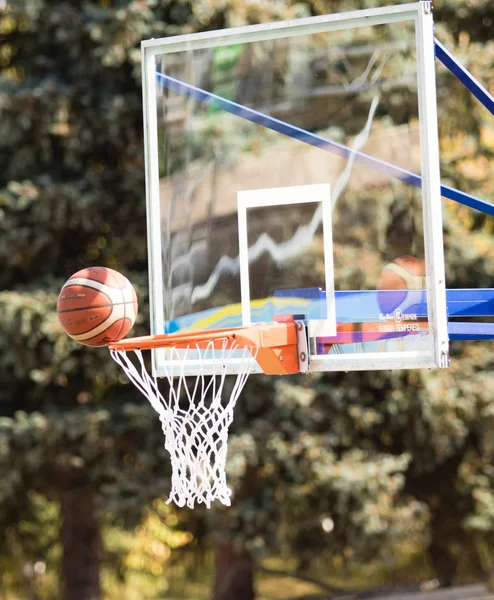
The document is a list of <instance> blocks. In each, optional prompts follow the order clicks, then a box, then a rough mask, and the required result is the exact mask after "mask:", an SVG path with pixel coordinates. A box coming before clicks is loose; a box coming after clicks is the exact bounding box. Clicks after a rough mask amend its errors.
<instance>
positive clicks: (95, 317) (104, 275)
mask: <svg viewBox="0 0 494 600" xmlns="http://www.w3.org/2000/svg"><path fill="white" fill-rule="evenodd" d="M57 314H58V320H59V321H60V324H61V325H62V327H63V329H64V331H65V332H66V333H67V335H69V336H70V337H71V338H72V339H73V340H75V341H76V342H79V343H80V344H84V345H85V346H107V345H108V344H110V343H112V342H117V341H118V340H120V339H122V338H123V337H125V336H126V335H127V334H128V333H129V331H130V329H131V328H132V326H133V325H134V322H135V320H136V317H137V296H136V293H135V290H134V288H133V286H132V284H131V283H130V281H129V280H128V279H127V278H126V277H124V276H123V275H122V274H121V273H119V272H118V271H114V270H113V269H108V268H106V267H89V268H87V269H82V271H78V272H77V273H74V275H72V277H70V279H69V280H68V281H67V282H66V283H65V285H64V286H63V288H62V289H61V291H60V294H59V296H58V302H57Z"/></svg>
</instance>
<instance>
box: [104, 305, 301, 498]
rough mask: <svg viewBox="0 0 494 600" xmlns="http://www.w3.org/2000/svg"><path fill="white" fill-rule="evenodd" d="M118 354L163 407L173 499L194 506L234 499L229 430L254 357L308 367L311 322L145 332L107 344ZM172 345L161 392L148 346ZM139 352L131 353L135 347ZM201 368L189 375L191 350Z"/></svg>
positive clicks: (287, 368)
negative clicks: (230, 371) (233, 364)
mask: <svg viewBox="0 0 494 600" xmlns="http://www.w3.org/2000/svg"><path fill="white" fill-rule="evenodd" d="M109 348H110V352H111V356H112V358H113V359H114V360H115V361H116V362H117V363H118V364H119V365H120V366H121V367H122V369H123V370H124V371H125V373H126V374H127V376H128V378H129V379H130V381H132V383H133V384H134V385H135V386H136V387H137V388H138V389H139V391H140V392H141V393H142V394H144V396H146V398H147V399H148V400H149V402H150V403H151V405H152V406H153V408H154V409H155V410H156V412H157V413H158V414H159V417H160V421H161V426H162V428H163V433H164V435H165V448H166V449H167V451H168V452H169V454H170V458H171V463H172V489H171V493H170V497H169V499H168V503H170V502H174V503H175V504H177V505H178V506H188V507H189V508H193V507H194V505H195V503H198V504H205V505H206V506H207V507H208V508H210V506H211V502H213V501H214V500H219V501H220V502H222V503H223V504H225V505H226V506H229V505H230V496H231V490H230V489H229V488H228V486H227V484H226V473H225V466H226V455H227V444H228V430H229V427H230V424H231V422H232V420H233V411H234V408H235V404H236V402H237V399H238V397H239V396H240V393H241V392H242V389H243V387H244V385H245V383H246V381H247V378H248V376H249V375H250V373H251V372H252V371H253V370H254V368H255V365H256V361H257V363H258V364H259V366H260V367H261V369H262V370H263V372H264V373H267V374H280V375H281V374H289V373H297V372H299V371H306V370H307V364H308V363H307V356H308V354H307V342H306V337H305V326H304V323H303V322H301V321H294V319H293V318H291V317H290V318H287V319H284V320H283V321H282V322H275V323H268V324H260V325H255V326H253V327H248V328H237V329H217V330H207V331H203V332H190V333H189V332H187V333H177V334H171V335H156V336H145V337H139V338H131V339H127V340H121V341H119V342H115V343H113V344H110V345H109ZM152 348H166V349H167V355H166V361H165V372H166V374H165V377H164V378H165V379H166V380H167V382H168V386H169V389H168V390H167V391H166V392H165V391H163V393H162V392H161V391H160V389H159V386H158V380H157V378H156V377H154V376H152V375H150V374H149V373H148V370H147V367H146V364H145V361H144V357H143V354H142V352H143V351H145V350H150V349H152ZM131 352H133V356H132V354H130V355H129V353H131ZM190 353H194V355H195V356H197V357H198V373H197V374H194V375H188V374H187V372H186V365H187V364H188V359H189V354H190ZM233 359H235V360H236V361H237V362H238V364H239V368H238V372H237V374H236V375H235V376H234V377H235V380H234V382H233V385H229V384H227V377H226V369H225V365H226V364H227V363H228V362H229V361H231V360H233Z"/></svg>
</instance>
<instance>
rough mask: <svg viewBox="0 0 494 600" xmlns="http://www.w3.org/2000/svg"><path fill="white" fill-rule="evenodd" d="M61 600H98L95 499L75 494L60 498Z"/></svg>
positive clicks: (93, 495)
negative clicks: (61, 519)
mask: <svg viewBox="0 0 494 600" xmlns="http://www.w3.org/2000/svg"><path fill="white" fill-rule="evenodd" d="M61 508H62V518H63V522H62V529H61V532H60V535H61V543H62V549H63V557H62V581H63V594H62V600H99V598H100V581H99V572H100V561H101V535H100V526H99V520H98V496H97V494H96V492H94V491H93V490H79V491H77V492H70V493H67V494H64V495H63V496H62V502H61Z"/></svg>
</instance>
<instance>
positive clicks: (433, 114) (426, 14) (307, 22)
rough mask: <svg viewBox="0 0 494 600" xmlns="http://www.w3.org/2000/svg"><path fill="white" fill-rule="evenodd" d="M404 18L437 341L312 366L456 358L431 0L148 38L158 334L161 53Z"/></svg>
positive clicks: (145, 61)
mask: <svg viewBox="0 0 494 600" xmlns="http://www.w3.org/2000/svg"><path fill="white" fill-rule="evenodd" d="M403 21H412V22H413V23H414V26H415V31H416V46H417V76H418V98H419V117H420V125H419V126H420V139H421V142H420V148H421V162H422V189H423V206H424V238H425V262H426V272H427V298H428V311H429V312H428V314H429V324H430V328H431V332H432V333H433V336H434V347H433V348H432V349H431V351H430V352H429V353H420V352H399V353H398V352H396V353H393V352H389V353H383V354H376V355H375V356H374V355H371V354H362V355H360V356H358V355H353V356H351V357H350V356H349V357H346V356H344V355H341V356H335V355H331V356H330V355H324V356H314V357H312V360H311V365H310V369H311V370H313V371H335V370H345V371H346V370H372V369H410V368H434V367H447V366H448V364H449V354H448V352H449V338H448V329H447V308H446V285H445V269H444V251H443V232H442V206H441V194H440V172H439V149H438V148H439V144H438V133H437V108H436V84H435V72H434V32H433V18H432V3H431V2H416V3H413V4H404V5H398V6H386V7H380V8H373V9H367V10H360V11H350V12H346V13H340V14H330V15H324V16H319V17H311V18H303V19H297V20H292V21H282V22H276V23H266V24H261V25H252V26H247V27H237V28H232V29H226V30H221V31H211V32H202V33H198V34H187V35H181V36H176V37H168V38H163V39H153V40H147V41H144V42H142V45H141V48H142V79H143V110H144V144H145V162H146V168H145V174H146V202H147V224H148V249H149V256H148V260H149V285H150V314H151V316H150V321H151V322H150V329H151V333H152V334H158V333H163V331H164V327H165V321H164V294H163V270H162V264H161V257H162V240H161V230H160V221H161V215H160V189H159V183H160V182H159V165H158V134H157V102H156V56H157V55H161V54H166V53H173V52H177V51H183V50H194V49H200V48H208V47H212V46H221V45H223V46H225V45H230V44H235V43H241V42H249V41H261V40H266V39H274V38H282V37H287V36H292V35H298V34H300V35H302V34H308V33H317V32H329V31H336V30H341V29H348V28H356V27H361V26H370V25H384V24H390V23H398V22H403ZM328 291H329V290H328ZM164 360H166V358H165V353H164V352H163V351H161V350H159V349H158V350H154V351H153V373H154V375H157V376H162V375H163V374H164V370H163V368H162V363H163V361H164ZM226 368H227V370H228V371H229V372H232V373H234V372H236V367H235V364H233V363H232V364H231V365H228V366H227V367H226ZM201 370H203V369H202V367H200V365H199V364H194V362H193V361H192V362H191V363H190V365H189V366H188V367H187V368H186V371H187V372H190V373H191V374H193V373H197V372H200V371H201Z"/></svg>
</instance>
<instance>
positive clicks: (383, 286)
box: [376, 256, 426, 313]
mask: <svg viewBox="0 0 494 600" xmlns="http://www.w3.org/2000/svg"><path fill="white" fill-rule="evenodd" d="M376 287H377V289H378V290H423V289H425V288H426V281H425V261H424V260H423V259H421V258H415V256H400V257H399V258H395V259H394V260H393V261H391V262H390V263H388V264H387V265H386V266H385V267H384V269H383V270H382V272H381V275H380V276H379V279H378V280H377V286H376ZM412 296H413V299H412ZM378 299H379V305H380V307H381V310H383V311H384V312H385V313H387V312H392V311H393V310H394V309H396V308H397V307H399V306H400V305H401V304H402V303H403V302H405V301H406V300H407V299H408V300H409V301H410V302H406V303H407V304H410V303H415V302H416V298H415V296H414V295H413V294H409V293H408V292H406V291H404V292H396V293H394V294H389V293H388V294H379V295H378Z"/></svg>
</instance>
